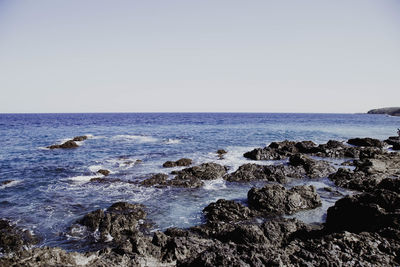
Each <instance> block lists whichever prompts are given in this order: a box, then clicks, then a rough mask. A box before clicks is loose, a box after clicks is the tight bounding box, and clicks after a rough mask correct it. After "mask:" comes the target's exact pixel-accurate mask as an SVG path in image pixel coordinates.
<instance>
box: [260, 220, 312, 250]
mask: <svg viewBox="0 0 400 267" xmlns="http://www.w3.org/2000/svg"><path fill="white" fill-rule="evenodd" d="M261 229H262V230H263V232H264V235H265V237H266V238H267V240H268V242H269V243H270V244H273V245H274V246H276V247H282V246H284V245H286V244H287V243H289V242H290V241H291V239H293V236H294V235H297V236H299V235H300V234H304V235H305V236H307V235H306V234H305V232H308V231H311V227H310V226H309V225H307V224H305V223H303V222H301V221H299V220H297V219H294V218H292V219H284V218H278V219H273V220H269V221H266V222H264V223H263V224H262V225H261Z"/></svg>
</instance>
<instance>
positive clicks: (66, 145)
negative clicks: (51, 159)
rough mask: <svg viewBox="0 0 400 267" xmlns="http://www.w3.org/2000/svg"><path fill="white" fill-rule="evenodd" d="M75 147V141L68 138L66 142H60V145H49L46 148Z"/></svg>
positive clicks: (76, 145)
mask: <svg viewBox="0 0 400 267" xmlns="http://www.w3.org/2000/svg"><path fill="white" fill-rule="evenodd" d="M76 147H79V146H78V144H77V143H76V142H75V141H72V140H68V141H67V142H65V143H62V144H61V145H51V146H48V147H47V148H49V149H57V148H64V149H66V148H76Z"/></svg>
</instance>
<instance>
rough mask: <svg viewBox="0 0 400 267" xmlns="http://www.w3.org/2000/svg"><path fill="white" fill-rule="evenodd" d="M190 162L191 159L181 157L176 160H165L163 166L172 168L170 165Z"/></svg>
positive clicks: (185, 164) (183, 164) (181, 164)
mask: <svg viewBox="0 0 400 267" xmlns="http://www.w3.org/2000/svg"><path fill="white" fill-rule="evenodd" d="M191 164H192V160H191V159H188V158H181V159H179V160H177V161H167V162H165V163H164V164H163V167H164V168H172V167H185V166H189V165H191Z"/></svg>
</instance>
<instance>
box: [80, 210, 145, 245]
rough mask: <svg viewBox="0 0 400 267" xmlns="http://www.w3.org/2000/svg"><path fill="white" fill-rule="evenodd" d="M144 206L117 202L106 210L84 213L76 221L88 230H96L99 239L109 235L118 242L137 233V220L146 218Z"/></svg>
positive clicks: (106, 237)
mask: <svg viewBox="0 0 400 267" xmlns="http://www.w3.org/2000/svg"><path fill="white" fill-rule="evenodd" d="M146 215H147V214H146V212H145V211H144V206H143V205H140V204H129V203H126V202H117V203H114V204H113V205H111V206H110V207H109V208H108V209H107V210H106V211H103V210H101V209H98V210H95V211H93V212H90V213H88V214H86V215H85V216H84V217H83V218H82V219H80V220H79V221H77V223H79V224H81V225H83V226H86V227H87V228H88V229H89V230H90V231H92V232H94V231H96V230H97V231H98V232H99V234H100V237H99V239H100V241H102V242H106V241H108V240H109V239H110V236H111V237H112V238H113V240H114V241H116V242H119V241H121V240H123V239H124V238H126V237H129V236H131V235H136V234H137V233H138V227H139V220H143V219H145V218H146Z"/></svg>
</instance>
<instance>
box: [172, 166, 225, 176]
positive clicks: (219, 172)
mask: <svg viewBox="0 0 400 267" xmlns="http://www.w3.org/2000/svg"><path fill="white" fill-rule="evenodd" d="M226 171H227V168H226V167H224V166H222V165H219V164H216V163H212V162H209V163H203V164H200V165H199V166H194V167H190V168H186V169H183V170H180V171H173V172H172V174H175V175H176V176H177V177H178V178H183V177H194V178H197V179H200V180H214V179H218V178H221V177H222V176H224V175H225V174H226Z"/></svg>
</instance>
